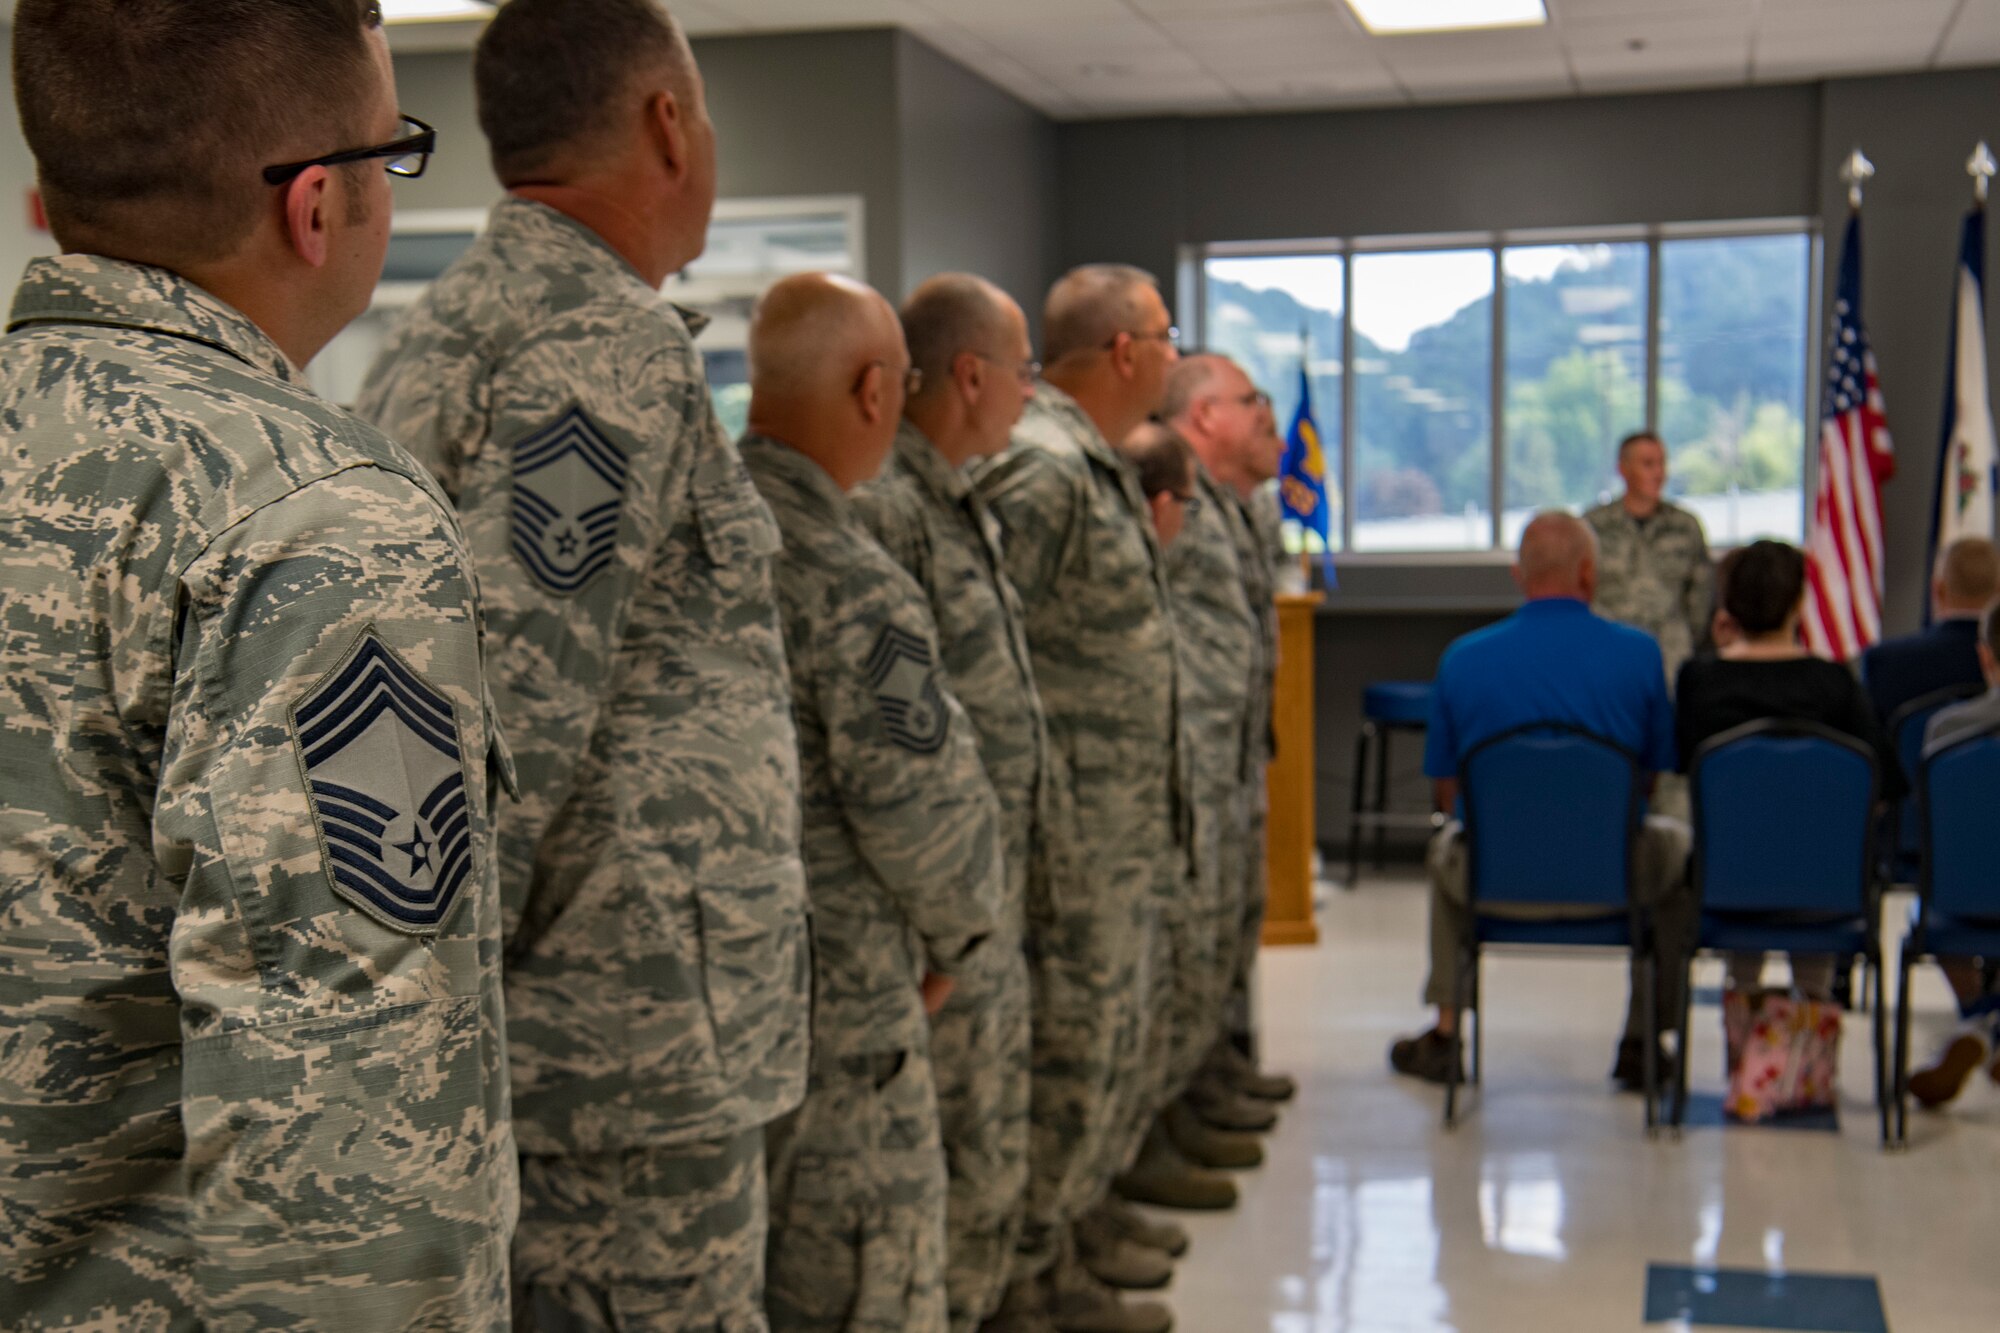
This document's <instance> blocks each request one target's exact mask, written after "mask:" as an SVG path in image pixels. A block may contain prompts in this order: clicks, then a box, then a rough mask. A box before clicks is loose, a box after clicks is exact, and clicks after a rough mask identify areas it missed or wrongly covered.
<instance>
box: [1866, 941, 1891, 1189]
mask: <svg viewBox="0 0 2000 1333" xmlns="http://www.w3.org/2000/svg"><path fill="white" fill-rule="evenodd" d="M1868 970H1869V971H1870V972H1871V973H1873V974H1874V977H1875V1013H1874V1015H1873V1020H1872V1021H1873V1026H1874V1030H1875V1109H1876V1113H1877V1114H1878V1115H1879V1116H1880V1117H1881V1121H1882V1146H1883V1148H1885V1149H1886V1148H1889V1147H1891V1146H1893V1145H1894V1143H1895V1139H1894V1138H1893V1137H1892V1136H1891V1134H1890V1132H1889V1013H1888V1009H1889V1006H1888V1005H1887V1004H1885V1003H1883V994H1882V954H1881V950H1880V948H1879V947H1878V948H1877V949H1875V950H1874V951H1873V952H1871V953H1870V954H1869V956H1868Z"/></svg>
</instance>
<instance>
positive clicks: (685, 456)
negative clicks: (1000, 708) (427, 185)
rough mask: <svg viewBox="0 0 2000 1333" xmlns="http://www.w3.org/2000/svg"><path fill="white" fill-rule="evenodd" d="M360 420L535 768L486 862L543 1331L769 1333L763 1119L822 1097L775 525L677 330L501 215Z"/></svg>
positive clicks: (570, 254) (526, 1277)
mask: <svg viewBox="0 0 2000 1333" xmlns="http://www.w3.org/2000/svg"><path fill="white" fill-rule="evenodd" d="M362 408H363V410H364V411H365V412H366V413H367V414H368V415H369V416H371V417H373V418H374V419H376V420H377V421H379V422H381V423H382V424H383V426H384V427H385V428H386V429H388V430H389V431H390V432H391V433H392V434H394V435H395V436H396V437H397V438H398V439H400V440H401V441H402V442H403V443H404V444H405V445H407V446H408V447H409V448H410V449H411V450H412V452H414V453H415V454H416V456H417V457H418V458H419V459H420V460H422V461H423V462H424V463H425V464H426V465H428V466H429V467H430V469H431V470H432V471H433V472H434V473H436V474H437V476H438V478H439V479H440V480H441V481H442V482H443V484H444V488H445V490H446V491H447V492H448V493H450V495H451V496H452V498H453V499H454V500H455V501H456V502H457V504H458V507H459V511H460V514H461V515H462V517H463V519H464V522H465V530H466V536H467V539H468V540H469V542H470V544H471V546H472V549H473V552H474V554H475V556H476V558H477V560H478V562H479V575H480V581H481V586H482V589H483V591H484V593H485V595H486V604H487V609H488V614H489V616H490V618H491V621H492V625H493V628H494V631H495V637H496V641H497V645H498V651H497V652H496V653H495V656H494V671H493V683H494V691H495V694H496V696H497V697H498V700H499V708H500V714H501V718H502V720H503V721H504V723H505V724H506V727H507V731H508V735H509V737H510V740H511V741H512V743H513V745H514V750H515V756H516V759H517V761H518V763H519V765H520V773H521V786H522V790H523V803H522V808H521V810H520V812H519V814H518V815H517V816H516V817H514V818H511V819H509V820H507V821H506V822H505V824H504V826H503V828H502V830H501V839H500V848H501V890H502V895H503V898H504V900H505V902H506V906H507V926H508V935H507V955H506V961H507V1014H508V1022H509V1025H510V1028H511V1034H512V1041H511V1042H510V1047H509V1049H510V1053H511V1056H512V1066H513V1082H514V1114H515V1121H516V1132H517V1134H518V1136H519V1138H520V1143H521V1151H522V1153H523V1154H524V1156H525V1158H526V1161H525V1162H524V1165H523V1172H522V1181H523V1194H522V1208H521V1226H520V1231H519V1235H518V1238H517V1240H516V1242H515V1250H514V1284H515V1287H516V1289H517V1294H518V1295H519V1298H520V1299H521V1300H522V1301H523V1303H524V1305H523V1308H524V1310H527V1311H529V1314H528V1315H527V1316H526V1317H529V1318H533V1319H535V1320H538V1321H540V1322H542V1323H544V1324H546V1323H548V1322H551V1321H555V1320H557V1319H558V1318H560V1319H566V1320H569V1321H572V1322H573V1323H574V1324H576V1325H578V1326H581V1327H595V1326H600V1325H601V1324H602V1323H603V1322H604V1320H605V1317H606V1316H605V1310H606V1308H607V1307H615V1308H616V1310H617V1313H618V1317H619V1318H620V1319H621V1320H622V1321H623V1322H624V1324H625V1326H627V1327H671V1328H703V1329H707V1328H712V1327H715V1326H717V1325H720V1326H722V1327H724V1328H727V1329H731V1330H736V1329H758V1328H762V1327H763V1315H762V1300H761V1285H762V1264H763V1258H762V1256H763V1250H764V1229H765V1228H764V1203H763V1198H762V1189H763V1177H762V1161H763V1139H762V1126H763V1125H764V1124H765V1123H767V1122H768V1121H770V1120H772V1119H774V1118H776V1117H777V1116H778V1115H780V1114H782V1113H784V1112H785V1111H787V1110H789V1109H790V1108H791V1107H793V1106H795V1105H796V1104H797V1103H798V1100H799V1098H800V1097H801V1096H802V1095H803V1093H804V1082H805V1062H806V1023H807V1019H806V1014H807V998H808V990H807V987H808V984H809V975H808V973H809V964H808V961H807V952H806V951H807V945H806V937H805V931H806V926H805V876H804V867H803V865H802V863H801V861H800V857H799V845H798V794H797V792H798V751H797V742H796V737H795V734H794V732H793V728H792V722H791V715H790V699H789V694H788V691H787V686H786V678H785V663H784V644H783V638H782V634H781V631H780V629H779V625H778V618H777V611H776V606H775V604H774V601H773V596H772V591H771V585H770V559H771V556H772V555H773V554H774V553H775V552H776V550H777V547H778V534H777V529H776V528H775V526H773V524H772V522H771V517H770V514H769V512H768V511H767V510H766V509H765V507H764V505H763V502H762V501H760V500H759V499H758V498H757V494H756V492H755V490H753V489H752V487H751V485H750V481H749V478H748V477H747V476H746V475H745V473H744V471H743V466H742V463H741V462H740V461H739V460H738V458H737V456H736V452H735V450H734V449H733V448H732V447H731V445H730V442H729V440H728V439H727V437H725V436H724V435H723V434H722V431H721V427H720V426H719V425H718V424H717V422H716V420H715V416H714V411H713V409H712V407H711V405H710V402H709V395H708V389H707V385H706V383H705V381H704V379H703V374H702V365H701V359H700V355H699V353H698V352H696V350H695V348H694V346H693V342H692V337H691V332H690V324H689V317H688V316H686V315H684V314H683V313H682V312H680V311H678V310H676V309H675V308H674V307H673V306H672V305H670V304H668V303H667V302H666V301H665V300H663V299H662V298H661V297H660V296H659V294H658V293H657V292H655V291H654V290H653V289H652V288H651V287H649V286H647V285H646V283H645V281H644V280H643V279H642V278H640V277H639V275H638V274H637V273H635V272H634V271H633V270H632V269H631V268H630V267H629V266H628V265H627V264H626V263H625V262H624V261H623V260H622V259H620V258H619V257H618V256H617V255H616V254H615V253H613V252H612V251H611V249H610V248H609V247H607V246H606V245H605V244H604V243H603V242H602V241H601V240H599V239H598V238H597V236H595V235H594V234H593V233H591V232H590V231H588V230H587V229H585V228H584V227H582V226H580V225H578V224H577V223H575V222H573V221H571V220H570V219H568V218H566V217H564V216H563V215H562V214H560V213H557V212H556V211H554V210H552V209H549V208H545V207H543V206H542V205H540V204H535V203H530V202H527V201H525V200H519V199H510V200H507V201H504V202H502V203H501V204H499V205H498V206H497V207H496V208H495V209H494V211H493V215H492V218H491V221H490V224H489V226H488V229H487V230H486V232H485V233H484V234H483V235H482V236H481V237H480V238H479V240H478V241H477V242H476V243H475V244H474V245H473V246H472V248H471V249H470V250H468V251H467V252H466V254H465V255H464V256H463V257H461V258H460V259H459V261H458V262H457V263H456V264H454V265H453V266H452V268H451V269H450V270H449V271H448V272H447V273H446V274H445V275H444V276H443V277H442V278H440V279H439V280H438V281H437V283H436V284H434V285H433V286H432V288H431V290H430V292H429V293H428V294H427V295H426V296H425V298H424V299H423V300H422V301H421V302H420V303H419V304H418V305H417V306H416V307H415V309H414V310H413V311H412V312H411V313H410V315H409V316H408V317H407V318H406V319H405V320H404V321H403V323H402V324H401V326H400V327H399V328H398V329H397V331H396V333H395V335H394V337H393V338H392V339H391V341H390V343H389V345H388V347H387V348H386V349H385V351H384V353H383V355H382V359H381V360H380V361H379V362H378V364H377V365H376V367H375V369H374V371H373V372H372V373H371V374H370V376H369V379H368V381H367V383H366V384H365V385H364V386H363V390H362ZM656 1312H657V1313H656ZM669 1312H671V1313H669Z"/></svg>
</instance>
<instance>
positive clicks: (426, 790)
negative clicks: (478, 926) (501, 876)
mask: <svg viewBox="0 0 2000 1333" xmlns="http://www.w3.org/2000/svg"><path fill="white" fill-rule="evenodd" d="M292 731H293V735H294V738H295V740H296V743H297V745H298V749H299V756H300V758H301V759H302V760H303V762H304V765H305V773H306V784H307V791H308V793H309V795H310V799H311V802H312V808H313V817H314V819H315V820H316V821H317V822H318V824H319V832H320V839H321V846H322V847H323V849H324V851H325V855H326V865H327V873H328V875H329V877H330V878H331V879H332V881H333V887H334V891H335V892H336V893H338V894H340V895H341V897H343V898H345V899H347V901H349V902H351V903H353V904H354V905H355V906H356V907H359V908H360V909H361V910H362V911H364V912H366V913H368V914H369V915H370V916H372V917H374V918H375V919H376V920H377V921H380V922H381V923H382V924H383V925H385V926H388V927H389V928H390V929H392V930H398V931H401V932H403V933H404V934H409V935H434V934H436V933H437V930H438V928H439V926H441V925H442V924H443V923H444V920H445V918H446V917H447V916H448V915H450V913H451V908H452V904H453V903H454V902H456V901H457V899H458V894H459V891H460V890H461V889H462V888H464V887H465V882H466V880H467V878H469V877H470V875H471V873H472V864H473V849H472V824H471V818H470V811H469V809H468V807H467V804H466V779H465V765H464V759H463V752H462V750H461V748H460V746H459V732H458V722H457V719H456V716H455V715H454V714H453V712H452V708H451V703H450V701H449V700H447V699H446V698H445V697H444V696H443V695H441V694H439V693H438V692H437V691H436V690H435V689H432V688H431V686H430V685H429V684H428V683H427V682H426V681H425V680H424V678H423V677H422V676H420V675H418V674H417V673H416V672H415V671H413V670H411V668H410V667H409V666H408V665H407V664H406V663H405V662H404V661H403V660H402V659H401V658H400V657H398V656H396V654H395V653H394V652H392V651H391V650H390V649H389V647H388V646H387V645H386V644H384V643H383V642H382V640H381V639H379V638H378V637H376V635H375V632H374V631H373V630H368V631H366V632H364V633H363V634H362V635H361V636H360V637H359V638H358V639H356V640H355V643H354V646H353V647H352V648H351V649H349V650H348V653H347V656H346V657H345V658H343V659H342V660H341V663H340V665H338V666H336V667H335V668H334V669H333V670H332V671H330V672H328V673H327V674H326V676H325V677H323V678H322V679H321V680H320V682H319V684H317V685H316V686H314V687H313V690H312V692H311V693H310V694H308V695H306V697H305V698H303V699H301V700H300V701H299V703H298V705H297V706H296V707H295V708H294V709H293V710H292Z"/></svg>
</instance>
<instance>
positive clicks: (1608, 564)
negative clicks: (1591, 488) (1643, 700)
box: [1583, 500, 1715, 683]
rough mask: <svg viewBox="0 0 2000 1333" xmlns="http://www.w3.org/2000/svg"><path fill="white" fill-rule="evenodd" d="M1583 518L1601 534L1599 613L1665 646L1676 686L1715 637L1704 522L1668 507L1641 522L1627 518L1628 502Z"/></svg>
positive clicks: (1596, 608)
mask: <svg viewBox="0 0 2000 1333" xmlns="http://www.w3.org/2000/svg"><path fill="white" fill-rule="evenodd" d="M1583 519H1584V522H1586V523H1588V524H1590V526H1591V528H1592V530H1594V531H1595V532H1596V533H1597V599H1596V601H1594V602H1593V603H1592V604H1591V610H1593V611H1595V612H1597V614H1599V615H1601V616H1603V617H1605V618H1606V619H1608V620H1616V621H1618V622H1620V623H1621V624H1626V625H1630V626H1632V627H1633V628H1634V629H1642V630H1644V631H1646V633H1648V634H1650V635H1652V636H1653V637H1654V638H1655V639H1657V640H1658V641H1659V644H1660V655H1661V657H1663V658H1664V659H1665V661H1666V668H1667V680H1668V682H1669V683H1671V682H1672V681H1673V679H1674V676H1675V675H1676V674H1677V673H1678V672H1679V671H1680V667H1681V663H1682V662H1685V661H1686V660H1687V659H1688V658H1690V657H1692V656H1693V655H1694V650H1695V647H1696V646H1697V645H1698V644H1700V643H1701V641H1702V640H1703V639H1705V638H1707V637H1708V618H1709V602H1710V599H1711V597H1712V596H1713V595H1714V582H1715V578H1714V572H1713V570H1712V569H1711V568H1710V566H1709V559H1708V536H1707V534H1706V533H1704V532H1703V531H1702V530H1701V520H1700V519H1698V518H1696V517H1695V516H1694V515H1693V514H1690V513H1689V512H1688V511H1687V510H1685V509H1682V508H1681V507H1680V506H1678V505H1672V504H1668V503H1666V502H1665V501H1662V502H1661V503H1660V508H1659V510H1658V511H1657V512H1656V513H1655V514H1654V515H1653V517H1652V518H1650V519H1648V520H1647V521H1646V522H1644V523H1641V522H1640V521H1639V520H1638V519H1636V518H1633V517H1632V515H1630V514H1629V513H1627V512H1626V511H1625V503H1624V501H1623V500H1613V501H1611V502H1609V503H1608V504H1601V505H1599V506H1597V507H1596V508H1595V509H1592V510H1589V511H1587V512H1586V513H1585V514H1584V516H1583Z"/></svg>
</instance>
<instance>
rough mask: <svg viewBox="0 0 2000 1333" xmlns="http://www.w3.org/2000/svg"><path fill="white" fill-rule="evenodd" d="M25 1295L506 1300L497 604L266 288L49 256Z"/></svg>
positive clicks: (13, 505) (12, 932)
mask: <svg viewBox="0 0 2000 1333" xmlns="http://www.w3.org/2000/svg"><path fill="white" fill-rule="evenodd" d="M0 422H3V423H4V424H0V434H4V438H5V442H6V448H5V451H4V455H0V567H4V569H5V575H4V578H0V678H4V679H5V680H6V682H7V691H8V706H7V708H6V711H5V713H4V715H0V1198H4V1199H5V1200H6V1204H5V1213H6V1221H5V1223H4V1224H0V1327H6V1328H10V1329H11V1328H44V1327H58V1326H59V1327H65V1328H68V1327H79V1328H80V1327H92V1328H114V1327H115V1328H130V1329H148V1330H160V1329H193V1328H210V1329H218V1330H231V1329H249V1328H335V1327H341V1328H363V1327H365V1328H410V1327H417V1326H423V1327H430V1328H446V1327H449V1328H454V1329H460V1328H475V1327H495V1328H504V1327H505V1326H506V1321H507V1303H506V1259H507V1242H508V1237H509V1235H510V1233H511V1232H512V1230H513V1218H514V1213H515V1210H516V1206H517V1200H516V1193H515V1175H514V1171H515V1161H514V1144H513V1139H512V1136H511V1134H510V1132H509V1129H508V1124H507V1086H506V1066H505V1031H504V1028H503V1025H502V1018H501V1006H500V904H499V900H498V896H497V893H496V891H495V888H494V878H493V861H492V852H491V844H490V840H489V836H488V834H489V830H490V828H491V819H492V811H491V809H490V806H489V797H490V795H491V793H492V787H491V786H490V785H489V784H491V783H492V782H494V781H495V780H496V776H504V773H505V759H504V754H503V752H502V751H501V750H500V748H499V741H498V739H497V737H496V736H495V733H494V730H493V727H492V721H491V714H490V710H489V708H488V706H487V702H486V699H485V695H484V692H483V689H482V686H481V684H480V671H481V662H480V656H481V645H480V625H479V607H478V603H477V601H476V598H475V592H474V586H473V582H472V579H471V577H470V574H469V570H470V560H469V557H468V556H467V554H466V551H465V547H464V544H463V539H462V538H461V536H460V534H459V530H458V525H457V523H456V521H455V520H454V519H453V516H452V513H451V508H450V505H449V504H447V503H446V501H445V499H444V497H443V496H441V495H439V494H438V493H437V489H436V487H435V486H433V485H432V484H431V481H430V479H429V478H428V477H426V476H424V475H423V473H422V471H421V470H420V469H418V468H417V467H416V466H415V464H413V463H412V462H411V461H410V460H409V458H408V457H406V456H405V455H404V454H403V452H402V451H401V450H399V449H397V448H396V447H395V446H394V445H393V444H391V443H390V442H389V441H387V440H385V439H383V438H382V437H381V436H379V435H377V434H376V433H375V432H374V431H372V430H370V429H368V428H367V427H366V426H364V425H362V424H361V423H360V422H358V421H356V420H354V419H353V418H351V417H349V416H348V415H347V414H345V413H344V412H341V411H340V410H338V409H337V408H334V407H333V406H331V405H330V404H328V403H326V402H324V401H322V400H321V399H319V398H317V397H315V396H314V395H313V394H312V392H311V391H310V390H308V389H307V388H306V387H305V384H304V379H303V377H302V376H301V375H300V374H299V373H298V372H297V371H296V370H294V369H293V367H292V366H291V365H290V364H289V363H288V362H287V361H286V360H285V357H284V354H283V353H282V352H280V351H279V350H278V348H277V347H276V346H275V345H274V344H272V342H271V341H270V340H269V339H268V338H267V337H265V335H264V334H263V333H262V332H260V331H259V330H258V329H257V328H256V327H255V326H254V325H253V324H251V323H250V322H249V321H248V320H247V319H245V318H244V317H243V316H242V315H241V314H239V313H237V312H236V311H234V310H232V309H230V308H229V307H228V306H226V305H224V304H223V303H222V302H220V301H218V300H216V299H215V298H214V297H212V296H210V295H208V294H207V293H205V292H203V291H201V290H200V289H198V288H196V287H194V286H192V285H191V284H189V283H188V282H186V281H185V280H183V279H181V278H178V277H176V276H174V275H173V274H170V273H167V272H164V271H162V270H159V269H154V268H146V267H142V266H139V265H136V264H129V263H123V262H119V261H116V260H109V259H99V258H93V257H90V256H83V255H72V256H67V257H65V258H61V259H37V260H35V261H34V262H33V263H32V264H30V265H29V268H28V271H27V273H26V275H25V276H24V278H23V281H22V284H21V287H20V290H19V292H18V294H17V296H16V298H15V304H14V310H13V319H12V324H11V326H10V332H9V334H8V336H7V338H6V339H5V341H4V343H0Z"/></svg>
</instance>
